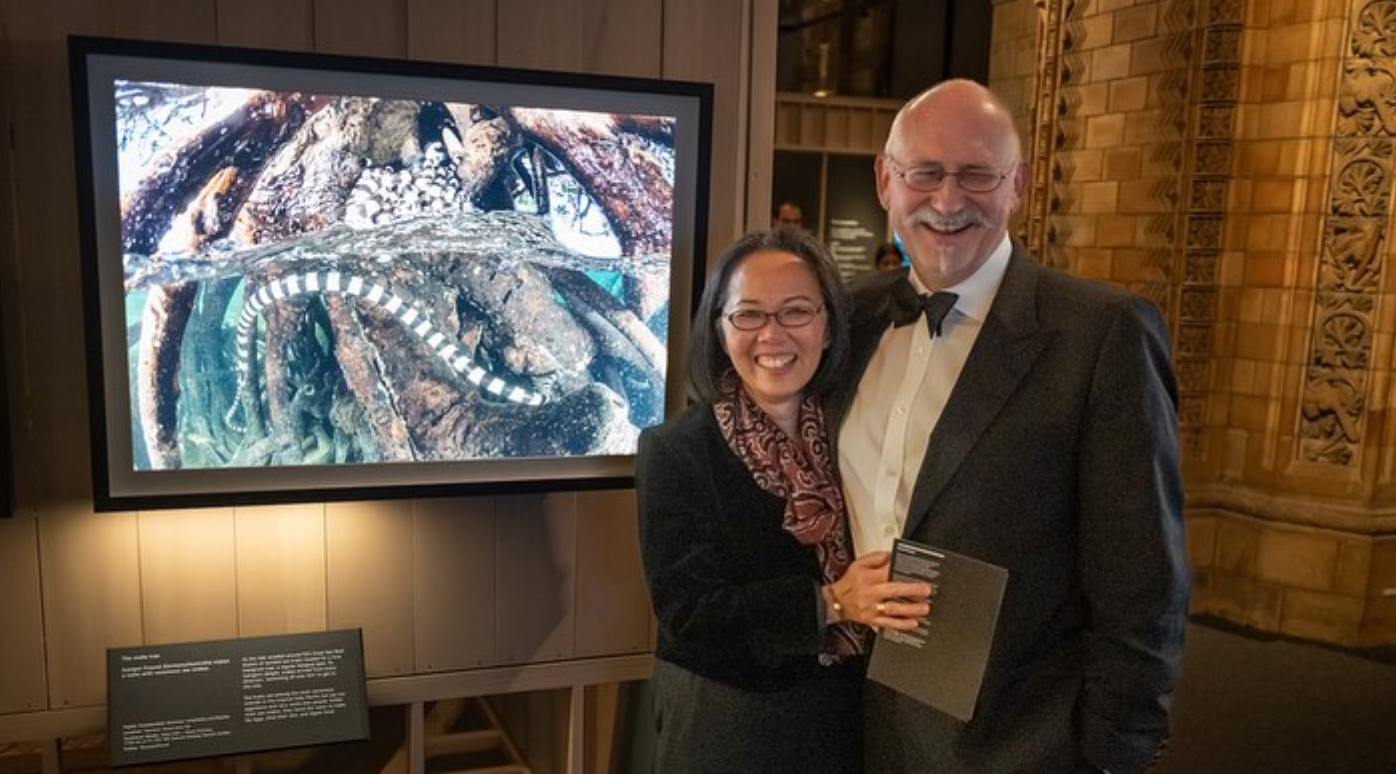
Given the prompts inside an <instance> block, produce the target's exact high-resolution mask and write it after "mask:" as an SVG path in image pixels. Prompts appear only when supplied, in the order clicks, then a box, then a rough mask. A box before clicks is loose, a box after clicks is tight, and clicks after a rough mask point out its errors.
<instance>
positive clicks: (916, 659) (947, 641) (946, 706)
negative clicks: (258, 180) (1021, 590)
mask: <svg viewBox="0 0 1396 774" xmlns="http://www.w3.org/2000/svg"><path fill="white" fill-rule="evenodd" d="M892 579H893V580H909V581H924V582H926V583H930V584H932V585H934V587H935V594H934V595H932V596H931V614H930V615H929V616H928V617H927V618H926V619H925V620H924V621H922V623H921V625H920V626H919V627H917V628H916V629H914V630H912V631H908V632H902V631H893V630H891V629H883V630H881V632H880V633H879V634H878V635H877V641H876V643H875V644H874V645H873V652H872V660H871V662H870V663H869V665H868V678H869V679H871V680H875V681H877V682H879V683H882V684H883V685H885V686H887V687H889V688H891V689H893V690H895V691H899V692H901V693H904V694H906V695H907V696H910V697H912V698H914V699H918V700H920V701H921V702H924V703H925V704H928V705H930V706H932V707H934V708H936V709H938V710H940V711H941V712H944V713H946V714H948V715H951V716H953V717H955V718H958V719H960V720H962V721H968V720H969V719H970V718H971V717H973V716H974V705H975V703H976V702H977V701H978V700H979V687H980V685H981V684H983V682H984V668H985V666H986V665H987V664H988V661H989V649H990V647H992V645H993V644H994V631H995V629H996V628H997V626H998V618H999V608H1000V607H1001V606H1002V604H1003V592H1004V589H1005V588H1006V587H1007V585H1008V570H1006V569H1004V568H1002V567H999V566H997V565H993V564H989V563H987V562H981V561H979V560H978V559H974V558H972V557H969V556H965V555H963V554H957V553H954V552H952V551H946V550H944V549H941V548H933V547H931V546H927V545H923V544H921V543H916V542H913V541H910V540H897V541H896V542H895V543H894V544H893V546H892Z"/></svg>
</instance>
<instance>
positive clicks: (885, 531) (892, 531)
mask: <svg viewBox="0 0 1396 774" xmlns="http://www.w3.org/2000/svg"><path fill="white" fill-rule="evenodd" d="M882 534H884V535H886V536H887V537H896V536H897V530H896V529H894V528H892V527H883V528H882Z"/></svg>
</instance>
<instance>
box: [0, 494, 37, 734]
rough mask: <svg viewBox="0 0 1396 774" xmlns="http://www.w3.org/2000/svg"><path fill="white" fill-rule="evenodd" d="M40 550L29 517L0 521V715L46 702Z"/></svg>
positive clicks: (33, 523) (35, 526)
mask: <svg viewBox="0 0 1396 774" xmlns="http://www.w3.org/2000/svg"><path fill="white" fill-rule="evenodd" d="M38 549H39V535H38V528H37V525H36V523H35V521H34V519H33V518H29V517H23V516H21V517H18V518H13V519H0V611H3V612H0V714H3V713H6V712H23V711H32V710H37V709H42V708H44V707H45V706H46V705H47V704H48V692H47V689H46V686H45V685H44V670H43V669H42V667H43V664H44V630H43V610H42V609H41V608H40V599H41V598H40V596H39V550H38ZM36 667H38V668H36Z"/></svg>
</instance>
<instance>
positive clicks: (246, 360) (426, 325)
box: [228, 271, 547, 423]
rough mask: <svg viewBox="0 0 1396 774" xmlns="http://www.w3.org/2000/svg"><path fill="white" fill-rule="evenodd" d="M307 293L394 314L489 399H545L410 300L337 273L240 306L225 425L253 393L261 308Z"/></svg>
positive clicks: (275, 287)
mask: <svg viewBox="0 0 1396 774" xmlns="http://www.w3.org/2000/svg"><path fill="white" fill-rule="evenodd" d="M311 293H316V294H325V293H339V294H341V295H344V296H352V297H355V298H359V299H361V300H363V301H366V302H368V303H370V304H374V305H377V306H381V307H382V308H383V311H385V312H388V313H389V314H391V315H393V317H394V318H395V319H396V320H397V321H398V322H399V323H401V324H402V325H403V327H405V328H407V329H408V330H410V331H411V332H412V333H413V334H415V335H416V337H417V338H418V339H419V340H421V342H422V343H423V344H426V345H427V346H428V347H429V348H431V350H432V351H433V352H434V353H436V355H437V357H440V358H441V359H442V360H444V361H445V362H446V364H447V365H449V366H450V367H451V369H452V370H453V371H455V372H456V373H458V374H461V375H462V376H464V377H465V379H466V381H468V382H470V383H471V384H473V385H475V386H477V387H479V388H480V389H482V390H484V391H485V392H488V393H490V394H491V395H495V396H498V397H501V398H504V399H505V400H507V401H510V402H512V403H517V404H520V405H524V406H541V405H542V404H543V403H544V402H546V401H547V398H545V397H544V396H543V395H542V394H541V393H538V392H534V391H532V390H529V389H527V388H524V387H520V386H518V385H514V384H510V383H509V382H507V381H505V380H504V379H501V378H499V377H498V376H495V375H493V374H491V373H489V372H488V371H486V370H485V369H483V368H481V367H480V366H479V365H478V364H476V363H475V361H474V360H472V359H471V358H470V356H469V355H467V354H465V353H464V352H461V351H460V350H459V348H458V347H457V345H456V342H455V341H453V340H452V339H451V337H449V336H447V335H446V334H445V333H442V332H441V331H438V330H435V329H434V328H433V326H432V324H431V321H429V320H427V319H426V318H425V317H424V316H423V315H422V313H421V312H420V311H418V309H417V308H416V306H415V305H413V303H412V301H411V300H410V299H408V298H406V297H404V296H402V295H398V294H394V293H392V292H391V291H389V290H388V289H387V288H385V287H383V286H382V285H380V284H378V283H377V282H374V281H372V280H366V279H364V278H362V277H358V276H355V275H347V274H343V273H341V272H338V271H325V272H307V273H305V274H297V275H293V276H290V277H282V278H279V279H276V280H273V281H272V282H271V283H270V284H268V285H264V286H262V287H261V288H260V289H259V290H258V291H257V292H256V293H254V294H252V295H251V296H250V297H249V298H248V299H247V300H246V301H245V302H244V303H243V305H242V312H241V313H240V314H239V315H238V323H237V358H238V390H237V395H236V397H234V399H233V404H232V406H231V407H230V408H229V409H228V418H229V420H230V423H231V420H232V416H233V414H234V413H235V412H236V411H237V408H238V406H239V405H241V403H242V400H243V398H244V397H246V396H247V395H248V394H250V393H251V390H252V357H251V354H252V337H253V335H255V333H256V330H257V317H258V316H259V315H261V313H262V310H263V309H266V308H267V307H268V306H270V305H272V304H275V303H278V302H281V301H284V300H286V299H289V298H294V297H295V296H301V295H306V294H311Z"/></svg>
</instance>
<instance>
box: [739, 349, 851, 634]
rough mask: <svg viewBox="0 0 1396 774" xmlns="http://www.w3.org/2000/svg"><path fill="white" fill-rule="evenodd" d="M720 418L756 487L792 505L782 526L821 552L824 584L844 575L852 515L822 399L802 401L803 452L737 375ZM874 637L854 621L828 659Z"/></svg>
mask: <svg viewBox="0 0 1396 774" xmlns="http://www.w3.org/2000/svg"><path fill="white" fill-rule="evenodd" d="M713 414H714V415H715V416H716V417H717V425H718V427H719V428H720V429H721V431H722V437H723V438H724V439H726V440H727V445H728V446H729V447H730V448H731V449H732V452H733V453H734V454H736V455H737V458H738V459H740V460H741V461H742V462H743V463H745V464H746V466H747V469H749V470H750V471H751V475H752V478H754V479H755V480H756V485H757V486H759V487H761V489H762V490H764V491H767V492H770V493H771V494H773V495H775V496H776V497H780V498H783V499H784V500H785V519H784V521H783V523H782V526H783V527H784V528H785V530H786V531H787V532H789V533H790V534H791V535H793V536H794V537H795V539H796V540H798V541H800V543H802V544H804V545H807V546H812V547H813V548H814V552H815V556H816V557H818V559H819V565H820V567H821V568H822V570H823V575H824V582H825V583H833V582H834V581H836V580H838V579H839V578H841V577H843V574H844V572H845V571H846V570H847V569H848V565H849V564H850V563H851V562H852V561H853V557H852V552H851V551H850V548H849V537H848V513H847V511H846V510H845V509H844V502H843V490H842V489H841V488H840V486H839V481H838V476H837V474H836V473H835V470H834V464H833V461H832V460H830V458H829V434H828V431H827V429H826V428H825V426H824V410H823V408H821V407H820V405H819V401H817V400H815V399H814V398H813V397H810V396H806V397H805V398H804V400H802V401H801V402H800V417H799V421H798V432H799V435H800V439H801V440H802V441H803V442H804V449H803V450H801V449H800V446H799V445H797V444H796V443H794V442H793V441H792V440H791V439H790V437H789V436H787V435H786V434H785V432H784V431H783V430H781V429H780V428H779V427H778V426H777V425H776V423H775V421H774V420H772V419H771V417H770V415H768V414H767V413H766V412H765V411H763V410H761V407H760V406H757V405H756V401H754V400H752V399H751V396H750V395H748V394H747V392H746V390H744V389H738V380H737V378H736V374H735V373H733V372H729V373H728V374H727V375H726V376H725V377H724V378H723V379H722V382H721V384H720V385H719V386H718V397H717V400H716V401H715V402H714V403H713ZM866 633H867V629H866V628H865V627H863V626H861V625H859V624H855V623H853V622H851V621H845V622H841V623H838V624H835V625H833V626H830V627H829V629H828V634H827V635H826V637H825V640H824V648H823V653H822V654H821V657H822V660H824V661H826V662H829V661H832V662H838V661H841V660H842V659H843V657H847V656H851V655H856V654H859V653H864V652H866V644H865V642H866V639H865V635H866Z"/></svg>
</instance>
